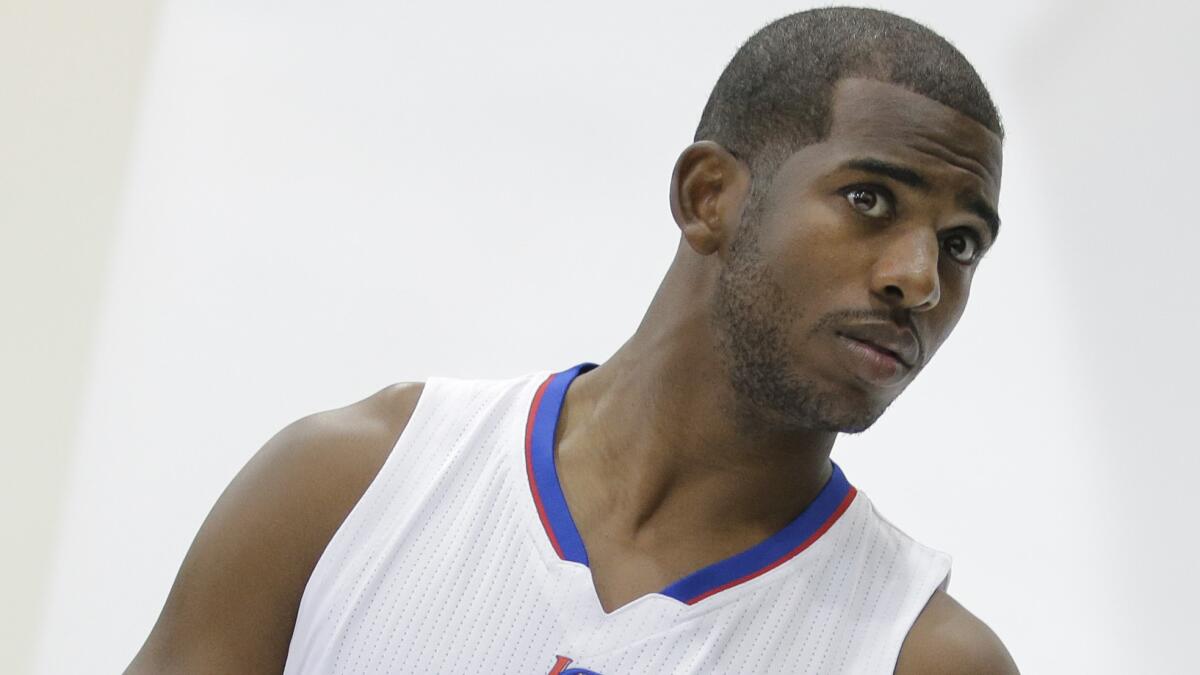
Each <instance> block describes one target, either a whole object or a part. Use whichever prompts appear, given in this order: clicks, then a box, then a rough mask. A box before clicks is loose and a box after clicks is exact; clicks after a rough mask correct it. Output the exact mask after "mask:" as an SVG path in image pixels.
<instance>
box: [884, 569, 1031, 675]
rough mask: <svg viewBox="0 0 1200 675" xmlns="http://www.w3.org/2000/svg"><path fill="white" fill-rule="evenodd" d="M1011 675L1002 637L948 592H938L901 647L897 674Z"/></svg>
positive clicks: (1014, 668) (1011, 665)
mask: <svg viewBox="0 0 1200 675" xmlns="http://www.w3.org/2000/svg"><path fill="white" fill-rule="evenodd" d="M968 673H970V674H975V673H978V674H980V675H992V674H995V675H1011V674H1015V673H1017V664H1016V663H1014V662H1013V659H1012V656H1010V655H1009V653H1008V650H1007V649H1006V648H1005V647H1004V643H1002V642H1000V638H998V637H996V634H995V633H993V632H992V629H990V628H988V626H987V624H985V623H984V622H982V621H980V620H979V619H978V618H976V617H975V615H973V614H971V613H970V612H968V611H967V610H966V609H965V608H964V607H963V606H962V605H960V604H958V602H956V601H955V600H954V598H951V597H950V596H949V595H947V594H946V593H945V592H943V591H941V590H939V591H936V592H935V593H934V594H933V596H932V597H931V598H930V599H929V603H928V604H926V605H925V609H924V610H922V611H921V614H920V616H918V617H917V620H916V622H914V623H913V626H912V628H911V629H910V630H909V631H908V636H907V637H906V638H905V640H904V644H903V646H901V648H900V658H899V659H898V660H897V662H896V675H966V674H968Z"/></svg>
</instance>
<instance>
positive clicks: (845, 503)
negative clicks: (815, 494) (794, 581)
mask: <svg viewBox="0 0 1200 675" xmlns="http://www.w3.org/2000/svg"><path fill="white" fill-rule="evenodd" d="M856 494H858V490H856V489H854V487H853V486H851V488H850V491H849V492H847V493H846V496H845V497H844V498H842V503H841V504H838V507H837V508H836V509H834V511H833V513H831V514H829V518H827V519H826V520H825V522H824V523H822V524H821V527H818V528H817V530H816V531H815V532H813V533H812V534H810V535H809V536H808V538H807V539H805V540H804V541H802V542H800V544H799V545H798V546H797V547H796V548H794V549H792V550H791V551H788V552H787V553H786V554H784V555H783V556H781V557H780V558H779V559H778V560H776V561H775V562H773V563H771V564H770V565H767V566H766V567H763V568H762V569H759V570H758V571H756V572H753V573H751V574H747V575H746V576H744V577H740V578H738V579H734V580H733V581H730V582H728V583H725V584H721V585H720V586H717V587H716V588H712V589H709V590H708V591H705V592H704V593H702V594H701V595H697V596H696V597H694V598H692V599H690V600H688V601H687V604H689V605H694V604H696V603H697V602H700V601H701V600H703V599H705V598H707V597H709V596H711V595H716V594H717V593H720V592H721V591H723V590H726V589H728V588H732V587H734V586H737V585H738V584H742V583H745V582H747V581H750V580H751V579H753V578H755V577H757V576H760V575H763V574H766V573H767V572H770V571H771V570H773V569H775V568H776V567H779V566H780V565H782V564H783V563H785V562H787V561H789V560H791V559H792V558H795V557H796V556H798V555H800V552H801V551H803V550H804V549H806V548H808V547H809V546H812V545H813V542H815V541H816V540H818V539H820V538H821V535H823V534H825V533H826V532H827V531H828V530H829V528H831V527H833V524H834V523H836V522H837V520H838V518H841V517H842V514H843V513H845V512H846V509H848V508H850V502H852V501H854V495H856Z"/></svg>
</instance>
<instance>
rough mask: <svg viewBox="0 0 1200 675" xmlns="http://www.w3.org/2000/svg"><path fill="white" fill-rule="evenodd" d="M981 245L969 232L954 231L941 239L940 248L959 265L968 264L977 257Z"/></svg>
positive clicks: (977, 238) (981, 247)
mask: <svg viewBox="0 0 1200 675" xmlns="http://www.w3.org/2000/svg"><path fill="white" fill-rule="evenodd" d="M982 249H983V246H982V245H981V244H980V243H979V237H977V236H975V234H973V233H971V232H963V231H959V232H954V233H953V234H951V235H949V236H947V237H946V238H945V239H943V240H942V250H944V251H945V252H946V253H948V254H949V255H950V257H951V258H953V259H954V262H956V263H958V264H960V265H970V264H971V263H973V262H975V261H976V260H978V259H979V255H980V253H981V251H982Z"/></svg>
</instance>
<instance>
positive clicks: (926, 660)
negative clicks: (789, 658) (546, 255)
mask: <svg viewBox="0 0 1200 675" xmlns="http://www.w3.org/2000/svg"><path fill="white" fill-rule="evenodd" d="M831 113H832V121H833V124H832V129H831V133H830V134H829V136H828V138H827V139H825V140H824V141H822V142H820V143H817V144H813V145H809V146H806V147H804V148H801V149H800V150H798V151H797V152H795V153H793V154H792V155H791V156H790V157H788V158H787V159H786V161H784V162H783V164H782V165H780V166H779V168H778V170H777V171H776V172H775V174H774V176H773V177H772V179H771V180H770V184H769V186H768V187H767V188H766V189H765V190H764V191H763V197H762V201H761V202H760V203H759V204H758V205H757V208H752V207H754V205H753V204H751V198H750V195H751V180H752V178H751V171H750V168H749V167H748V166H747V165H746V164H745V163H744V162H742V161H740V160H739V159H737V158H736V157H734V156H733V155H732V154H730V153H729V152H728V151H726V150H725V149H724V148H722V147H721V146H720V145H718V144H716V143H712V142H700V143H696V144H693V145H692V146H689V147H688V148H687V149H686V150H685V151H684V152H683V153H682V154H681V156H680V158H679V160H678V162H677V164H676V168H675V172H674V175H673V176H672V182H671V206H672V212H673V214H674V216H675V220H676V222H677V224H678V225H679V228H680V231H681V233H682V237H681V243H680V248H679V251H678V252H677V255H676V258H675V261H674V262H673V264H672V266H671V268H670V269H669V270H668V272H667V275H666V277H665V279H664V281H663V283H662V285H661V287H660V289H659V291H658V293H657V295H656V296H655V299H654V301H653V302H652V304H651V306H650V308H649V310H648V311H647V313H646V316H645V319H644V320H643V322H642V324H641V326H639V328H638V330H637V331H636V333H635V334H634V335H633V337H631V338H630V340H629V341H628V342H626V344H624V345H623V346H622V347H621V348H620V349H619V350H618V351H617V353H616V354H614V356H613V357H612V358H611V359H610V360H609V361H607V362H606V363H605V364H603V365H602V366H600V367H599V368H597V369H595V370H593V371H590V372H589V373H586V374H585V375H582V376H580V377H579V378H578V379H577V380H576V382H575V383H574V384H573V385H572V386H571V388H570V389H569V391H568V394H567V398H566V402H565V406H564V409H563V412H562V416H561V421H560V424H559V438H558V440H557V460H558V471H559V479H560V482H561V483H562V486H563V490H564V494H565V496H566V499H567V502H568V504H569V507H570V510H571V513H572V516H573V517H574V520H575V523H576V525H577V527H578V529H579V532H580V535H581V536H582V538H583V540H584V544H585V546H586V548H587V551H588V557H589V561H590V568H591V571H592V576H593V580H594V584H595V588H596V593H597V596H598V598H599V600H600V602H601V605H602V606H603V607H604V608H605V610H606V611H612V610H614V609H616V608H617V607H620V606H622V605H625V604H627V603H628V602H630V601H632V600H634V599H636V598H638V597H640V596H642V595H645V594H647V593H653V592H657V591H659V590H660V589H662V588H663V587H665V586H667V585H668V584H670V583H671V582H673V581H675V580H676V579H679V578H680V577H683V576H685V575H686V574H688V573H690V572H692V571H694V570H697V569H699V568H702V567H704V566H706V565H708V564H710V563H713V562H715V561H718V560H721V559H723V558H726V557H728V556H730V555H733V554H735V553H737V552H739V551H742V550H745V549H746V548H749V547H751V546H753V545H754V544H756V543H758V542H760V541H762V540H763V539H765V538H766V537H768V536H770V535H771V534H773V533H774V532H776V531H777V530H779V529H780V528H782V527H783V526H784V525H785V524H787V523H788V522H789V521H790V520H791V519H793V518H794V517H795V516H796V515H797V514H798V513H800V512H801V511H802V510H803V509H804V507H805V506H806V505H807V504H808V503H809V502H810V501H811V500H812V499H813V497H814V496H815V495H816V494H817V492H818V491H819V490H820V488H821V487H822V485H823V484H824V482H825V480H826V479H827V478H828V476H829V471H830V467H829V453H830V451H831V449H832V447H833V444H834V440H835V439H836V436H837V430H836V429H838V428H857V427H861V426H863V425H869V423H870V422H871V421H873V420H874V419H875V418H876V417H877V416H878V415H879V414H881V413H882V412H883V410H884V409H885V408H886V407H887V405H888V404H889V403H890V402H891V401H892V400H893V399H894V398H895V397H896V396H897V395H898V394H899V393H900V392H901V391H902V390H903V388H904V387H905V386H907V384H908V383H909V382H911V381H912V379H913V378H914V377H915V376H916V374H917V373H919V372H920V370H921V368H922V367H923V365H924V363H925V362H927V361H928V359H929V358H930V357H931V356H932V355H933V354H934V352H936V350H937V348H938V347H939V346H940V345H941V343H942V342H943V341H944V340H945V339H946V337H947V336H948V335H949V334H950V332H951V331H952V330H953V328H954V326H955V324H956V323H957V321H958V319H959V317H960V316H961V315H962V312H963V309H964V308H965V305H966V302H967V297H968V295H969V291H970V284H971V278H972V276H973V274H974V270H975V266H976V264H977V262H978V259H977V254H978V252H979V251H982V250H985V249H986V248H987V247H988V246H990V245H991V243H992V241H993V238H994V233H993V231H992V230H993V227H992V225H995V223H991V224H989V222H988V221H989V220H992V219H993V216H994V211H995V205H996V203H997V198H998V193H999V182H1000V156H1001V155H1000V139H999V138H997V137H996V136H995V135H994V134H992V133H991V132H990V131H988V130H987V129H986V128H985V127H983V126H982V125H980V124H978V123H976V122H974V121H973V120H971V119H969V118H967V117H965V116H963V115H961V114H960V113H957V112H956V111H954V110H952V109H950V108H947V107H945V106H943V105H941V104H939V103H937V102H935V101H932V100H930V99H927V98H925V97H922V96H919V95H917V94H914V93H912V92H909V91H907V90H905V89H903V88H901V87H898V86H895V85H891V84H885V83H882V82H877V81H874V80H867V79H845V80H842V81H841V82H839V83H838V85H837V87H836V88H835V92H834V97H833V103H832V109H831ZM865 160H869V161H865ZM748 209H750V210H751V211H752V212H753V215H754V217H753V218H746V217H745V216H746V215H747V213H748ZM746 227H754V228H755V229H754V231H753V232H750V231H742V230H743V228H746ZM739 235H741V236H739ZM746 279H752V280H753V281H754V283H753V284H746V283H741V282H744V281H745V280H746ZM764 289H766V291H769V292H766V291H764ZM718 307H724V308H726V309H729V308H732V309H729V311H724V312H723V311H720V310H718V309H716V308H718ZM729 316H733V317H740V318H742V319H746V321H745V322H743V321H740V320H738V321H734V322H733V323H728V322H727V324H728V325H725V324H723V323H722V321H724V320H725V318H727V317H729ZM742 323H746V324H747V325H752V326H754V325H757V326H767V327H770V328H772V329H773V330H768V331H765V332H762V333H761V334H755V333H753V331H752V329H750V328H746V327H745V326H742V325H741V324H742ZM735 324H736V325H735ZM885 324H886V326H885ZM863 325H870V326H871V327H872V328H870V329H869V330H868V333H869V335H868V337H870V338H872V339H873V340H875V341H886V340H885V338H886V336H894V335H903V334H905V333H907V334H909V335H910V336H911V339H912V340H913V342H914V343H915V345H916V346H915V347H914V349H913V351H912V352H911V354H906V353H902V352H903V351H904V350H903V349H900V348H899V347H900V346H902V344H907V343H904V342H903V340H900V342H899V343H889V345H890V346H891V347H896V348H897V349H895V350H891V351H893V352H894V353H896V354H897V355H898V356H897V357H893V356H889V355H888V354H887V353H886V351H887V350H886V347H885V346H883V345H880V344H874V343H872V342H871V340H867V342H865V343H864V342H863V341H862V340H859V339H858V338H861V337H863V331H862V329H861V326H863ZM738 331H742V332H741V333H739V332H738ZM747 331H750V332H747ZM848 332H849V333H854V335H855V337H848V336H847V333H848ZM880 336H884V337H880ZM768 338H769V339H768ZM731 345H732V346H731ZM737 345H743V346H745V345H750V346H751V347H753V349H754V350H757V351H755V353H760V352H763V351H769V352H770V353H772V354H773V355H774V357H776V358H777V363H773V366H772V370H771V372H772V373H779V375H778V377H779V378H780V382H781V384H780V386H779V387H777V388H775V389H772V390H771V391H766V392H764V391H757V390H749V389H747V388H746V387H745V386H742V385H739V384H737V382H738V379H737V374H738V373H739V372H743V371H744V370H745V369H746V368H747V367H749V366H747V365H746V363H745V362H744V359H743V360H739V358H738V356H737V354H738V353H739V347H738V346H737ZM909 346H913V345H912V344H909ZM742 351H745V350H742ZM750 379H751V380H753V379H754V378H750ZM798 392H799V393H798ZM801 394H802V395H801ZM419 396H420V385H396V386H393V387H390V388H388V389H385V390H384V391H382V392H379V393H378V394H376V395H375V396H372V397H371V398H369V399H367V400H365V401H362V402H360V403H358V404H355V405H353V406H350V407H348V408H345V409H342V410H339V411H332V412H329V413H322V414H321V415H317V416H313V417H310V418H306V419H304V420H301V421H300V422H298V423H296V424H295V425H292V426H291V427H289V428H288V429H285V430H284V431H283V432H281V433H280V434H279V435H278V436H277V437H276V438H274V439H272V440H271V441H270V442H269V443H268V444H267V446H266V447H264V448H263V450H262V451H260V452H259V454H258V455H257V456H256V457H255V458H254V459H253V460H252V461H251V462H250V463H249V464H248V465H247V466H246V468H244V469H243V470H242V472H241V473H239V475H238V477H237V478H235V480H234V481H233V483H232V484H231V485H230V487H229V488H228V489H227V490H226V492H225V494H224V495H222V497H221V499H220V500H219V501H218V503H217V505H216V507H214V509H213V512H212V513H211V514H210V515H209V517H208V519H207V520H206V522H205V524H204V526H203V527H202V528H201V531H200V533H199V534H198V535H197V537H196V541H195V542H194V543H193V545H192V548H191V550H190V551H189V553H188V556H187V558H186V559H185V561H184V564H183V567H182V568H181V570H180V574H179V577H178V578H177V580H176V582H175V586H174V587H173V588H172V590H171V594H170V596H169V597H168V600H167V603H166V606H165V607H164V609H163V613H162V615H161V616H160V618H159V621H158V623H157V624H156V626H155V628H154V630H153V632H152V633H151V635H150V637H149V638H148V640H147V642H146V644H145V646H144V647H143V648H142V650H141V652H139V654H138V655H137V657H136V658H135V659H134V662H133V663H132V664H131V666H130V669H129V671H128V672H131V673H141V672H146V673H149V672H183V673H193V672H196V673H198V672H216V671H220V672H226V673H239V672H246V673H251V672H254V673H261V672H279V671H281V670H282V667H283V661H284V658H285V657H286V654H287V645H288V641H289V639H290V636H291V630H292V626H293V625H294V622H295V617H296V612H297V609H298V607H299V601H300V597H301V595H302V593H303V589H304V584H305V582H306V581H307V578H308V576H309V575H310V574H311V572H312V568H313V566H315V564H316V561H317V559H318V558H319V557H320V554H321V551H322V550H323V549H324V546H325V544H326V543H327V542H328V541H329V538H330V537H331V536H332V535H333V532H334V531H335V530H336V528H337V526H338V524H340V523H341V521H342V520H343V519H344V518H345V516H346V514H347V513H348V512H349V510H350V509H351V508H352V507H353V505H354V503H355V502H356V501H357V499H358V498H359V497H360V496H361V494H362V492H363V491H364V490H365V489H366V486H367V485H368V484H369V482H370V480H371V478H372V477H373V476H374V475H375V473H376V472H377V471H378V470H379V468H380V466H382V463H383V461H384V460H385V459H386V458H387V455H388V453H389V452H390V450H391V448H392V446H393V445H394V444H395V441H396V439H397V438H398V437H399V435H400V433H401V432H402V431H403V428H404V425H405V424H406V423H407V420H408V418H409V416H410V415H411V414H412V410H413V407H414V406H415V404H416V401H417V399H418V397H419ZM681 533H688V534H687V535H686V536H684V535H683V534H681ZM896 672H897V673H902V674H908V673H924V674H931V673H932V674H935V675H936V674H939V673H1013V672H1016V667H1015V665H1014V664H1013V662H1012V659H1011V658H1010V657H1009V655H1008V652H1007V651H1006V650H1005V649H1004V646H1003V645H1002V644H1001V643H1000V641H999V640H998V639H997V638H996V636H995V635H994V634H993V633H992V632H991V631H990V630H989V629H988V628H987V626H986V625H984V624H983V623H982V622H980V621H979V620H978V619H976V618H975V617H974V616H972V615H971V614H970V613H969V612H967V611H966V610H965V609H963V608H962V607H961V606H960V605H959V604H958V603H957V602H955V601H954V600H953V599H952V598H950V596H948V595H947V594H945V593H944V592H942V591H938V592H936V593H935V594H934V596H933V597H932V598H931V599H930V601H929V603H928V605H927V606H926V608H925V609H924V611H923V612H922V613H921V615H920V617H919V618H918V619H917V621H916V623H915V624H914V625H913V627H912V628H911V630H910V631H909V634H908V637H907V639H906V640H905V642H904V645H903V647H902V649H901V653H900V658H899V661H898V663H897V667H896Z"/></svg>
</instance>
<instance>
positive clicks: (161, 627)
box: [128, 383, 423, 673]
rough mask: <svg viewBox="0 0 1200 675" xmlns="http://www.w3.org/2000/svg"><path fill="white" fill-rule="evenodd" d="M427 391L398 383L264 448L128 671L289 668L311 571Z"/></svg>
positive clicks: (225, 501) (202, 536) (307, 420)
mask: <svg viewBox="0 0 1200 675" xmlns="http://www.w3.org/2000/svg"><path fill="white" fill-rule="evenodd" d="M422 391H423V385H421V384H417V383H406V384H397V385H392V386H389V387H387V388H385V389H382V390H380V391H379V392H376V393H375V394H373V395H371V396H369V397H367V398H366V399H363V400H362V401H359V402H357V403H354V404H352V405H349V406H346V407H344V408H339V409H336V410H330V411H326V412H320V413H316V414H314V415H309V416H307V417H304V418H302V419H300V420H297V421H296V422H293V423H292V424H289V425H288V426H287V427H285V428H284V429H283V430H281V431H280V432H279V433H277V434H276V435H275V436H274V437H273V438H271V439H270V440H269V441H268V442H267V443H266V445H264V446H263V447H262V449H260V450H259V451H258V452H257V453H255V455H254V456H253V457H252V458H251V459H250V461H249V462H247V464H246V465H245V466H244V467H243V468H242V470H241V471H239V472H238V474H237V476H236V477H234V479H233V481H232V482H231V483H230V484H229V486H228V487H227V488H226V489H225V491H224V492H223V493H222V494H221V496H220V498H219V499H218V500H217V503H216V504H215V505H214V506H213V508H212V511H210V512H209V515H208V517H207V518H206V519H205V521H204V523H203V525H201V527H200V531H199V533H197V535H196V537H195V539H194V540H193V542H192V545H191V548H190V549H189V550H188V553H187V555H186V556H185V558H184V561H183V564H182V565H181V567H180V569H179V573H178V576H177V577H176V579H175V583H174V585H173V586H172V588H171V591H170V593H169V595H168V597H167V601H166V604H165V606H164V607H163V610H162V613H161V614H160V615H159V618H158V621H157V623H156V624H155V626H154V628H153V630H152V631H151V633H150V636H149V638H148V639H147V640H146V643H145V645H144V646H143V647H142V649H141V651H140V652H139V653H138V655H137V657H136V658H135V659H134V661H133V663H132V664H131V665H130V668H129V671H128V672H133V673H140V672H163V671H168V670H169V671H172V672H201V671H203V672H227V673H237V672H269V671H276V672H278V671H279V670H281V669H282V667H283V662H284V660H285V659H286V656H287V648H288V643H289V641H290V639H291V633H292V629H293V627H294V623H295V618H296V612H297V611H298V608H299V604H300V597H301V595H302V594H303V592H304V586H305V585H306V584H307V582H308V577H309V576H310V575H311V574H312V570H313V568H314V567H315V566H316V563H317V560H318V559H319V558H320V556H321V553H322V552H323V551H324V549H325V546H326V545H327V544H328V543H329V540H330V539H331V538H332V537H333V534H334V532H335V531H336V530H337V528H338V527H339V526H340V525H341V523H342V521H343V520H344V519H345V518H346V516H347V515H348V514H349V512H350V510H351V509H353V507H354V505H355V504H356V503H357V502H358V500H359V498H360V497H361V496H362V494H363V493H364V492H365V491H366V489H367V486H369V485H370V483H371V481H372V480H374V477H375V475H376V474H377V473H378V472H379V469H380V468H381V467H382V466H383V463H384V462H385V461H386V460H387V458H388V455H389V454H390V453H391V450H392V448H393V447H394V446H395V444H396V441H397V440H398V439H399V437H400V434H401V433H402V432H403V431H404V428H405V426H406V425H407V424H408V421H409V419H410V418H411V416H412V414H413V411H414V410H415V409H416V405H417V401H418V399H419V398H420V396H421V393H422Z"/></svg>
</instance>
